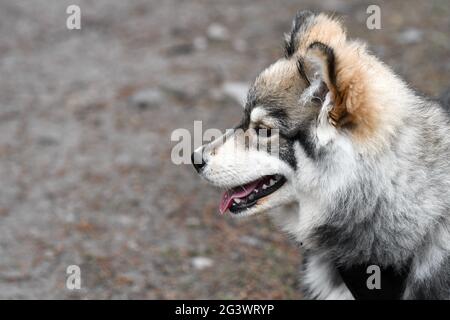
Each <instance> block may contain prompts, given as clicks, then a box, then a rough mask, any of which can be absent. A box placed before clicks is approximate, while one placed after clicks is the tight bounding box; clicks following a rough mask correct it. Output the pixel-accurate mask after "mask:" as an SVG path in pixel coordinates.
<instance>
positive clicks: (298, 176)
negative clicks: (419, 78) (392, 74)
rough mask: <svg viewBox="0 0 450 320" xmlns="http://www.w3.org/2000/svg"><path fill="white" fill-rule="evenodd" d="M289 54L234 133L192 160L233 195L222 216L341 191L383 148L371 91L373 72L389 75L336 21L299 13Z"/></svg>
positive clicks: (264, 78) (251, 100)
mask: <svg viewBox="0 0 450 320" xmlns="http://www.w3.org/2000/svg"><path fill="white" fill-rule="evenodd" d="M285 49H286V53H285V56H284V57H283V58H281V59H279V60H278V61H277V62H275V63H274V64H272V65H271V66H269V67H268V68H267V69H265V70H264V71H263V72H262V73H261V74H260V75H259V76H258V77H257V79H256V80H255V82H254V84H253V86H252V87H251V89H250V90H249V93H248V96H247V101H246V104H245V108H244V114H243V118H242V121H241V123H240V124H239V125H238V126H237V127H236V128H235V129H236V130H235V131H234V132H228V133H227V134H225V135H224V136H222V137H220V138H218V139H216V140H215V141H213V142H211V143H209V144H206V145H204V146H202V147H201V148H199V149H198V150H196V151H195V152H194V154H193V155H192V161H193V163H194V166H195V167H196V169H197V171H198V172H199V174H200V175H201V176H202V177H203V178H205V179H206V180H207V181H209V182H210V183H212V184H214V185H216V186H218V187H221V188H225V189H226V190H227V191H226V192H225V194H224V196H223V198H222V202H221V205H220V210H221V212H224V211H226V210H227V209H229V210H230V211H231V212H232V213H234V214H236V215H250V214H254V213H258V212H261V211H265V210H267V209H271V208H274V207H276V206H279V205H282V204H286V203H289V202H293V201H298V200H299V199H298V197H297V195H298V194H299V193H301V192H303V193H305V192H306V193H307V192H314V190H317V188H319V187H324V186H323V185H324V184H327V187H328V186H332V187H334V188H338V187H339V184H340V183H343V181H345V180H346V179H347V178H345V179H342V176H344V175H345V174H346V173H347V172H346V171H347V170H348V169H346V168H348V167H351V165H352V161H354V160H355V158H356V155H357V154H359V155H360V154H362V153H364V152H366V151H369V150H370V151H371V152H373V151H376V150H377V149H379V148H380V142H381V141H382V140H383V137H384V135H383V133H382V132H383V131H385V130H389V128H388V127H386V126H387V125H384V128H381V127H380V125H379V124H380V119H379V118H380V117H381V116H382V112H381V111H382V110H380V108H377V106H372V105H371V104H372V101H376V100H375V99H373V98H372V94H376V91H377V90H376V89H375V90H373V91H374V92H370V90H368V88H369V87H370V85H369V82H370V81H371V73H377V72H379V73H380V72H381V73H382V72H385V71H384V69H383V68H379V67H378V64H377V63H374V65H373V66H372V68H371V66H370V64H371V61H373V62H375V61H376V59H375V58H373V57H371V56H370V55H368V54H367V53H366V51H365V46H364V45H363V44H361V43H359V42H354V41H349V40H347V39H346V34H345V31H344V30H343V28H342V26H341V24H340V23H339V22H338V21H337V20H335V19H333V18H330V17H328V16H326V15H323V14H319V15H315V14H313V13H311V12H309V11H301V12H299V13H298V14H297V15H296V17H295V19H294V21H293V24H292V30H291V32H290V34H287V35H286V39H285ZM380 112H381V114H380ZM262 146H263V147H262ZM333 176H334V177H335V178H332V177H333Z"/></svg>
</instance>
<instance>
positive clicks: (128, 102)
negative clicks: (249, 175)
mask: <svg viewBox="0 0 450 320" xmlns="http://www.w3.org/2000/svg"><path fill="white" fill-rule="evenodd" d="M70 4H76V5H79V6H80V8H81V26H82V29H81V30H68V29H67V28H66V19H67V17H68V15H67V14H66V8H67V6H68V5H70ZM370 4H378V5H379V6H380V7H381V27H382V28H381V30H368V29H367V28H366V19H367V17H368V15H367V14H366V9H367V7H368V5H370ZM299 9H311V10H314V11H326V12H335V13H336V14H337V15H339V16H342V17H343V18H344V21H345V24H346V26H347V28H348V30H349V35H350V36H351V37H359V38H362V39H364V40H366V41H368V42H369V46H370V48H371V50H372V51H373V52H374V53H375V54H376V55H377V56H379V57H380V58H381V59H382V60H384V61H385V62H386V63H387V64H389V65H390V66H392V67H393V69H394V70H395V71H396V72H398V73H399V74H400V75H402V76H403V77H404V78H405V79H406V80H408V81H409V83H410V84H411V85H412V86H413V87H415V88H417V89H418V90H420V91H422V92H424V93H426V94H430V95H432V96H436V95H438V94H439V93H441V92H442V91H443V90H444V89H445V88H448V87H449V79H450V41H449V35H450V19H449V16H450V5H449V2H448V1H447V0H441V1H421V0H411V1H398V0H390V1H385V2H383V1H374V0H370V1H344V0H320V1H318V0H311V1H309V0H308V1H291V0H281V1H269V0H258V1H256V0H248V1H236V0H227V1H225V0H223V1H218V0H190V1H188V0H186V1H181V0H180V1H174V0H164V1H156V0H151V1H144V0H133V1H120V0H96V1H93V0H91V1H88V0H86V1H77V0H70V1H66V0H63V1H61V0H58V1H57V0H54V1H42V0H39V1H17V0H1V1H0V298H15V299H22V298H32V299H42V298H49V299H66V298H68V299H111V298H114V299H158V298H160V299H173V298H177V299H178V298H187V299H191V298H192V299H200V298H201V299H219V298H220V299H240V298H246V299H259V298H276V299H297V298H301V295H300V293H299V292H298V284H299V279H298V264H299V262H300V259H301V256H300V253H299V251H298V249H297V248H296V246H295V244H294V242H292V241H290V240H289V239H288V237H287V236H286V235H284V234H282V233H281V232H280V231H278V230H277V228H276V226H274V225H272V224H271V223H270V221H269V220H268V219H267V218H266V217H264V216H258V217H254V218H252V219H250V220H233V219H231V218H230V217H228V216H220V215H219V214H218V203H219V198H220V191H219V190H216V189H214V188H211V187H210V186H208V185H206V183H205V182H203V181H201V180H200V179H199V178H198V176H197V175H196V173H195V172H194V170H193V168H192V167H191V166H189V165H179V166H176V165H174V164H173V163H172V161H171V158H170V152H171V149H172V147H173V146H174V145H175V144H176V143H175V142H172V141H171V139H170V136H171V133H172V131H173V130H174V129H177V128H186V129H188V130H190V131H193V122H194V120H202V121H203V129H204V130H205V129H207V128H219V129H221V130H224V129H226V128H230V127H232V125H233V124H235V123H236V122H237V121H238V120H239V118H240V116H241V107H240V105H239V100H240V98H241V97H242V95H243V94H244V93H245V90H246V88H247V86H248V84H249V83H250V82H251V81H252V80H253V79H254V77H255V76H256V75H257V74H258V73H259V72H260V71H261V70H262V69H263V68H264V67H266V66H267V65H268V64H270V63H271V62H273V61H275V60H276V59H277V58H279V57H280V56H281V55H282V35H283V33H284V32H287V31H288V30H289V29H290V25H291V21H292V18H293V16H294V15H295V13H296V11H297V10H299ZM287 210H292V208H288V209H287ZM280 214H282V213H280ZM73 264H75V265H78V266H80V268H81V281H82V282H81V290H73V291H71V290H68V289H67V288H66V278H67V274H66V268H67V266H69V265H73Z"/></svg>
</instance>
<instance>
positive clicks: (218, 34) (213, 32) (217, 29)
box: [208, 23, 229, 41]
mask: <svg viewBox="0 0 450 320" xmlns="http://www.w3.org/2000/svg"><path fill="white" fill-rule="evenodd" d="M208 37H209V38H210V39H212V40H217V41H223V40H227V39H228V38H229V33H228V29H227V28H225V27H224V26H223V25H221V24H219V23H212V24H211V25H210V26H209V27H208Z"/></svg>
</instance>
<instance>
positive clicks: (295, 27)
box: [284, 10, 314, 58]
mask: <svg viewBox="0 0 450 320" xmlns="http://www.w3.org/2000/svg"><path fill="white" fill-rule="evenodd" d="M311 17H314V13H312V12H311V11H309V10H301V11H298V12H297V14H296V15H295V17H294V20H293V21H292V27H291V32H290V33H288V34H285V39H284V51H285V56H286V58H290V57H292V56H293V55H294V53H295V52H296V51H297V50H298V43H299V39H298V36H299V35H300V33H301V29H302V27H306V26H307V25H308V21H310V20H311Z"/></svg>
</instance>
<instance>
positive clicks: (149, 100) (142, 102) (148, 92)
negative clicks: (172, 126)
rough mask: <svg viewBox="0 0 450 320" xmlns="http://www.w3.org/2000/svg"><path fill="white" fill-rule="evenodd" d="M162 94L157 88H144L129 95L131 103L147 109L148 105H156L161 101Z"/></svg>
mask: <svg viewBox="0 0 450 320" xmlns="http://www.w3.org/2000/svg"><path fill="white" fill-rule="evenodd" d="M163 98H164V97H163V94H162V93H161V91H160V90H157V89H145V90H140V91H137V92H135V93H134V94H133V95H132V96H131V97H130V102H131V104H132V105H134V106H136V107H138V108H140V109H147V108H149V107H157V106H159V105H161V103H162V102H163V100H164V99H163Z"/></svg>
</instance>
